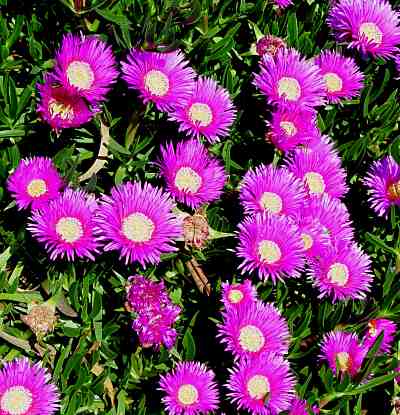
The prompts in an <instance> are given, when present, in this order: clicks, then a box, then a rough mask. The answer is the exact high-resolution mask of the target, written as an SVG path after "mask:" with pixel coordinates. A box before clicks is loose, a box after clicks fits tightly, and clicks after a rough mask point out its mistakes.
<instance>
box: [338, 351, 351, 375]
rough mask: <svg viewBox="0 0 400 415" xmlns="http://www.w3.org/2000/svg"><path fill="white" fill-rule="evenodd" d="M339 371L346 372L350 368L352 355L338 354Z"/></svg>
mask: <svg viewBox="0 0 400 415" xmlns="http://www.w3.org/2000/svg"><path fill="white" fill-rule="evenodd" d="M336 359H337V362H338V366H339V369H340V370H341V371H342V372H346V371H347V370H349V368H350V355H349V354H348V353H347V352H339V353H336Z"/></svg>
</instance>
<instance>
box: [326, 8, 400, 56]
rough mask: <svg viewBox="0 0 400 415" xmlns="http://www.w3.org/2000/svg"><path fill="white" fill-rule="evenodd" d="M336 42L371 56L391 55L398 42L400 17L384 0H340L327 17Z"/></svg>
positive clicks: (399, 41)
mask: <svg viewBox="0 0 400 415" xmlns="http://www.w3.org/2000/svg"><path fill="white" fill-rule="evenodd" d="M327 23H328V25H329V26H330V28H331V29H332V31H333V34H334V36H335V38H336V40H337V41H338V42H345V43H348V47H349V48H355V49H358V50H359V51H360V52H361V53H363V54H367V53H370V54H371V55H372V56H374V57H381V58H383V59H387V58H391V57H393V56H394V54H395V53H396V52H398V50H399V49H398V47H397V45H398V44H399V43H400V26H399V23H400V16H399V13H398V12H397V11H394V10H393V8H392V6H391V5H390V3H389V2H388V1H386V0H340V1H338V3H337V4H336V5H334V6H333V7H332V8H331V10H330V12H329V16H328V19H327Z"/></svg>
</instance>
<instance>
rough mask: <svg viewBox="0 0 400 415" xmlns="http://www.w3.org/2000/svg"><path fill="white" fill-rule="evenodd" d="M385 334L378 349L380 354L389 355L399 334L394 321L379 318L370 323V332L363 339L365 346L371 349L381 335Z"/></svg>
mask: <svg viewBox="0 0 400 415" xmlns="http://www.w3.org/2000/svg"><path fill="white" fill-rule="evenodd" d="M381 333H383V339H382V342H381V344H380V346H379V349H378V354H383V353H389V352H390V349H391V348H392V345H393V341H394V338H395V336H396V333H397V326H396V324H395V323H394V322H393V321H392V320H388V319H386V318H377V319H373V320H370V321H369V322H368V330H367V331H366V333H365V335H364V339H363V346H364V347H365V348H366V349H368V350H369V349H371V347H372V346H373V344H374V343H375V341H376V339H377V338H378V337H379V335H380V334H381Z"/></svg>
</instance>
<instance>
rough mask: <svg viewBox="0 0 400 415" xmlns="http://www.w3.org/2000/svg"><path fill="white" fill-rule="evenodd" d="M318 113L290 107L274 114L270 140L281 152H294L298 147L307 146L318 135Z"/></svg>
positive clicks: (280, 109)
mask: <svg viewBox="0 0 400 415" xmlns="http://www.w3.org/2000/svg"><path fill="white" fill-rule="evenodd" d="M315 117H316V112H315V111H309V110H301V109H299V108H298V107H297V106H293V105H288V106H287V107H286V108H278V109H277V110H276V111H274V112H272V119H271V122H269V123H268V124H269V126H270V132H269V133H268V138H269V140H270V141H271V142H272V143H273V144H274V145H275V147H276V148H278V149H279V150H281V151H284V152H287V151H290V150H293V149H294V148H296V147H297V146H298V145H307V144H308V143H309V142H311V141H312V140H313V138H314V136H315V135H317V134H318V128H317V126H316V118H315Z"/></svg>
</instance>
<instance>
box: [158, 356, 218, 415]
mask: <svg viewBox="0 0 400 415" xmlns="http://www.w3.org/2000/svg"><path fill="white" fill-rule="evenodd" d="M159 389H160V390H161V391H162V392H164V393H165V394H166V396H165V397H164V398H162V401H163V403H164V406H165V409H166V411H167V413H168V414H169V415H198V414H208V413H210V412H212V411H215V410H216V409H218V405H219V394H218V387H217V384H216V383H215V375H214V372H213V371H212V370H210V369H208V368H207V367H206V365H204V364H203V363H199V362H180V363H178V364H177V365H176V367H175V369H174V370H173V371H172V372H170V373H167V374H166V375H163V376H161V377H160V388H159Z"/></svg>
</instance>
